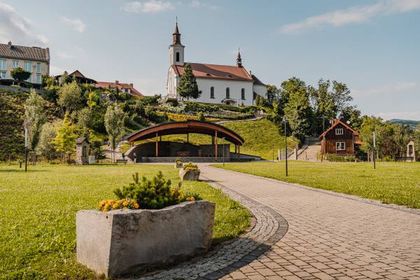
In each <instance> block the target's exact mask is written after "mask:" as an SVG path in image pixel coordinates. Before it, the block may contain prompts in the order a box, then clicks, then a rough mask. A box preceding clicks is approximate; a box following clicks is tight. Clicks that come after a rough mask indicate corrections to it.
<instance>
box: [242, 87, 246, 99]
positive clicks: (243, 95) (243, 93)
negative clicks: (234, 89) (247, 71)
mask: <svg viewBox="0 0 420 280" xmlns="http://www.w3.org/2000/svg"><path fill="white" fill-rule="evenodd" d="M241 99H242V100H245V89H244V88H243V89H241Z"/></svg>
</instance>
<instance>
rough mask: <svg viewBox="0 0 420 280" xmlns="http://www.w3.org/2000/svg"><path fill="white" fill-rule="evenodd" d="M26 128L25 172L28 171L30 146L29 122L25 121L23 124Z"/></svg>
mask: <svg viewBox="0 0 420 280" xmlns="http://www.w3.org/2000/svg"><path fill="white" fill-rule="evenodd" d="M23 128H24V130H25V172H27V171H28V147H29V139H28V127H27V123H26V122H25V123H24V125H23Z"/></svg>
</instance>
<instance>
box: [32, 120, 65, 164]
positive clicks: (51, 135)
mask: <svg viewBox="0 0 420 280" xmlns="http://www.w3.org/2000/svg"><path fill="white" fill-rule="evenodd" d="M59 125H60V124H59V123H58V122H54V123H45V124H44V125H43V126H42V128H41V133H40V135H39V141H38V145H37V146H36V152H37V154H39V155H41V156H44V157H45V158H47V159H48V160H51V159H54V158H56V157H57V156H58V153H57V150H56V148H55V145H54V139H55V137H56V136H57V130H58V128H59Z"/></svg>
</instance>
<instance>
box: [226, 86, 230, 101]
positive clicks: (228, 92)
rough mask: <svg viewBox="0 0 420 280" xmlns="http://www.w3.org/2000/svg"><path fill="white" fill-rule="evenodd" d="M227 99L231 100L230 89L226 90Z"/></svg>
mask: <svg viewBox="0 0 420 280" xmlns="http://www.w3.org/2000/svg"><path fill="white" fill-rule="evenodd" d="M226 99H230V88H228V87H227V88H226Z"/></svg>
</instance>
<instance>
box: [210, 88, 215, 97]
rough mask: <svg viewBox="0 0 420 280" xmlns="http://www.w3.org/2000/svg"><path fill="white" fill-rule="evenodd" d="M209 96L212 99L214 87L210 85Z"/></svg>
mask: <svg viewBox="0 0 420 280" xmlns="http://www.w3.org/2000/svg"><path fill="white" fill-rule="evenodd" d="M210 98H211V99H214V87H210Z"/></svg>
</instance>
